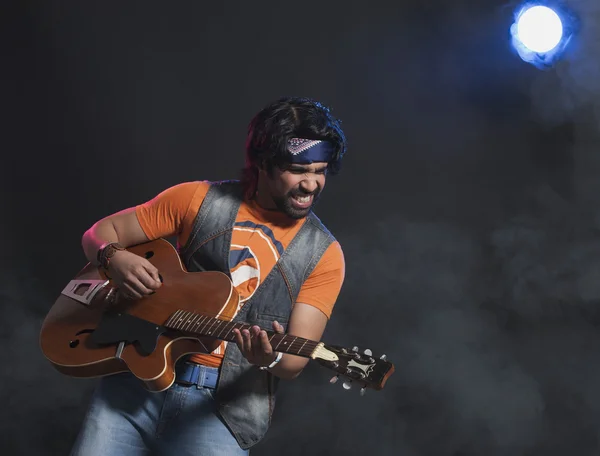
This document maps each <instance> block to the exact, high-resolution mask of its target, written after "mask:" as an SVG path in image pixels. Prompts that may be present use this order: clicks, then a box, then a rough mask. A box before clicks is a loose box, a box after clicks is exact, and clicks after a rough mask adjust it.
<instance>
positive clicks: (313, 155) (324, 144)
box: [288, 138, 334, 165]
mask: <svg viewBox="0 0 600 456" xmlns="http://www.w3.org/2000/svg"><path fill="white" fill-rule="evenodd" d="M288 152H289V153H290V162H292V163H297V164H300V165H308V164H311V163H316V162H325V163H328V162H329V161H330V160H331V159H332V158H333V153H334V148H333V145H332V144H331V143H330V142H328V141H321V140H316V139H303V138H291V139H290V140H288Z"/></svg>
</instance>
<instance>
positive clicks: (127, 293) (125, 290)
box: [120, 283, 142, 299]
mask: <svg viewBox="0 0 600 456" xmlns="http://www.w3.org/2000/svg"><path fill="white" fill-rule="evenodd" d="M120 291H121V293H122V294H123V296H124V297H125V298H126V299H141V298H142V295H141V294H139V293H138V292H137V291H135V290H134V289H133V288H131V287H130V286H129V285H128V284H126V283H124V284H123V285H122V287H121V289H120Z"/></svg>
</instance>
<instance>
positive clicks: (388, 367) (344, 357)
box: [312, 342, 394, 395]
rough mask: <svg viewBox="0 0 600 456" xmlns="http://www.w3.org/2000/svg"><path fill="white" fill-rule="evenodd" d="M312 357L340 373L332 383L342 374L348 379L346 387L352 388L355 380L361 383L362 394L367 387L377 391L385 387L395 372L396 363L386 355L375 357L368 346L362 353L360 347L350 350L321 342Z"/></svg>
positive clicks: (345, 383) (344, 384)
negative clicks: (387, 358)
mask: <svg viewBox="0 0 600 456" xmlns="http://www.w3.org/2000/svg"><path fill="white" fill-rule="evenodd" d="M312 357H313V359H314V360H315V361H317V362H318V363H319V364H321V365H322V366H324V367H326V368H328V369H331V370H334V371H336V372H337V373H338V375H336V376H334V377H333V378H332V379H331V380H330V381H331V383H336V382H337V380H338V378H339V376H340V375H341V376H343V377H345V378H346V379H347V380H346V381H345V382H344V383H343V386H344V389H350V388H351V387H352V383H353V382H355V383H357V384H359V385H361V390H360V392H361V395H362V394H364V392H365V390H366V388H371V389H374V390H376V391H379V390H381V389H383V387H384V385H385V382H386V381H387V379H388V378H389V377H390V375H392V374H393V373H394V365H393V364H392V363H390V362H389V361H387V360H386V356H385V355H382V356H381V357H379V358H375V357H374V356H373V354H372V353H371V350H369V349H368V348H367V349H366V350H363V351H362V353H361V352H360V351H359V349H358V347H354V348H352V349H351V350H350V349H347V348H344V347H338V346H335V345H325V344H323V343H322V342H321V343H320V344H319V345H318V346H317V348H316V349H315V351H314V352H313V355H312Z"/></svg>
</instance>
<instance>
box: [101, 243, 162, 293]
mask: <svg viewBox="0 0 600 456" xmlns="http://www.w3.org/2000/svg"><path fill="white" fill-rule="evenodd" d="M108 274H109V276H110V277H111V278H112V279H113V281H114V282H115V284H116V285H117V287H118V288H119V291H120V292H121V294H122V295H123V296H124V297H125V298H127V299H140V298H142V297H144V296H147V295H150V294H152V293H154V291H155V290H157V289H158V288H159V287H160V286H161V282H160V278H159V276H158V269H156V267H155V266H154V265H153V264H152V263H150V262H149V261H148V260H147V259H145V258H142V257H141V256H139V255H136V254H135V253H131V252H128V251H126V250H119V251H117V252H116V253H115V254H114V255H113V257H112V258H111V259H110V262H109V263H108Z"/></svg>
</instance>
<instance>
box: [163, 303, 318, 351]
mask: <svg viewBox="0 0 600 456" xmlns="http://www.w3.org/2000/svg"><path fill="white" fill-rule="evenodd" d="M165 326H166V327H167V328H169V329H174V330H177V331H181V332H183V333H187V334H194V335H196V336H201V337H214V338H216V339H220V340H226V341H229V342H235V334H234V333H233V330H234V329H239V330H240V331H241V330H243V329H248V330H249V329H250V328H251V327H252V325H249V324H247V323H242V322H233V321H224V320H219V319H217V318H212V317H208V316H206V315H201V314H197V313H195V312H189V311H186V310H178V311H177V312H175V313H174V314H173V315H171V317H170V318H169V319H168V320H167V322H166V323H165ZM265 331H266V333H267V336H268V337H269V341H270V342H271V346H272V347H273V350H274V351H277V352H283V353H291V354H292V355H298V356H303V357H305V358H309V357H310V355H311V354H312V353H313V352H314V350H315V348H316V347H317V345H318V342H315V341H312V340H309V339H304V338H302V337H296V336H292V335H289V334H278V333H276V332H274V331H268V330H265Z"/></svg>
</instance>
